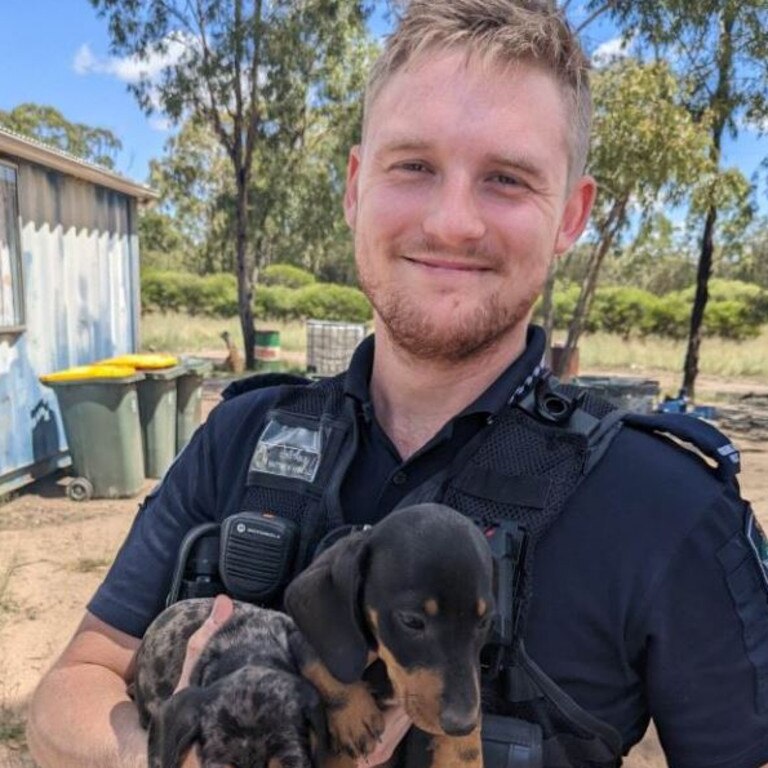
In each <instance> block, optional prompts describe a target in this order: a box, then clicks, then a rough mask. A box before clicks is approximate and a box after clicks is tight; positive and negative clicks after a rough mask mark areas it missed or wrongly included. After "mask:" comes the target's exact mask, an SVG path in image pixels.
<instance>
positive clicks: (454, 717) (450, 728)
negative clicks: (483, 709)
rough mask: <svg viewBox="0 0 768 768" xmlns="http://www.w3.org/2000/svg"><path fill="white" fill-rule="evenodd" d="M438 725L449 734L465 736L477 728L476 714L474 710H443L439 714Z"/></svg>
mask: <svg viewBox="0 0 768 768" xmlns="http://www.w3.org/2000/svg"><path fill="white" fill-rule="evenodd" d="M440 727H441V728H442V729H443V730H444V731H445V732H446V733H447V734H448V735H449V736H467V735H468V734H470V733H472V731H474V730H475V728H477V715H476V714H475V713H474V712H470V713H467V712H459V711H456V710H450V709H448V710H443V712H442V713H441V715H440Z"/></svg>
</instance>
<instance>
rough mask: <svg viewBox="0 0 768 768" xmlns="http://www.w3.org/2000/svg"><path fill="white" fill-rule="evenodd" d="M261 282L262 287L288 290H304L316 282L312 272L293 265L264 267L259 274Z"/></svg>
mask: <svg viewBox="0 0 768 768" xmlns="http://www.w3.org/2000/svg"><path fill="white" fill-rule="evenodd" d="M259 282H260V283H261V284H262V285H267V286H273V285H282V286H285V287H286V288H304V287H305V286H307V285H313V284H314V283H315V282H316V280H315V276H314V275H313V274H312V273H311V272H307V270H306V269H301V268H300V267H294V266H293V265H291V264H270V265H269V266H268V267H264V269H262V270H261V272H260V274H259Z"/></svg>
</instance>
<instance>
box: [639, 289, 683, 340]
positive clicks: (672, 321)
mask: <svg viewBox="0 0 768 768" xmlns="http://www.w3.org/2000/svg"><path fill="white" fill-rule="evenodd" d="M690 324H691V304H690V302H689V301H688V300H687V299H686V298H685V297H684V296H683V295H682V294H681V293H680V292H679V291H674V292H672V293H667V294H665V295H664V296H654V297H653V300H652V301H651V302H650V304H649V311H648V314H647V315H646V317H645V318H644V320H643V322H642V325H641V327H640V333H641V334H642V335H644V336H663V337H665V338H667V339H676V340H678V341H680V340H682V339H685V338H686V336H687V335H688V329H689V326H690Z"/></svg>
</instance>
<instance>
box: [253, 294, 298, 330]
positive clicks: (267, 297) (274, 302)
mask: <svg viewBox="0 0 768 768" xmlns="http://www.w3.org/2000/svg"><path fill="white" fill-rule="evenodd" d="M297 294H298V291H295V290H293V289H292V288H286V287H285V286H284V285H272V286H269V285H260V286H257V288H256V295H255V298H254V302H253V312H254V314H255V315H256V317H257V318H258V319H260V320H283V321H285V320H293V319H295V318H296V317H297V313H296V296H297Z"/></svg>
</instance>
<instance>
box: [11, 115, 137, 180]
mask: <svg viewBox="0 0 768 768" xmlns="http://www.w3.org/2000/svg"><path fill="white" fill-rule="evenodd" d="M0 125H3V126H4V127H6V128H10V129H11V130H12V131H16V132H17V133H21V134H24V135H25V136H30V137H31V138H33V139H37V140H38V141H41V142H43V143H44V144H50V145H51V146H53V147H56V148H57V149H62V150H64V151H65V152H70V153H71V154H73V155H76V156H77V157H80V158H82V159H83V160H89V161H90V162H92V163H96V164H97V165H102V166H104V167H105V168H113V167H114V165H115V156H116V155H117V153H118V152H119V151H120V150H121V149H122V146H123V145H122V143H121V142H120V140H119V139H118V138H117V136H115V134H114V133H112V132H111V131H109V130H107V129H106V128H94V127H92V126H90V125H85V124H83V123H73V122H70V121H69V120H67V119H66V118H65V117H64V115H62V114H61V112H59V110H58V109H56V108H54V107H50V106H46V105H41V104H32V103H25V104H19V106H17V107H14V108H13V109H12V110H10V112H3V111H2V110H0Z"/></svg>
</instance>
